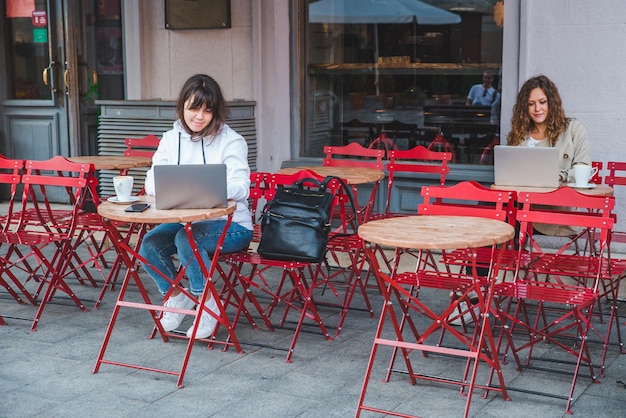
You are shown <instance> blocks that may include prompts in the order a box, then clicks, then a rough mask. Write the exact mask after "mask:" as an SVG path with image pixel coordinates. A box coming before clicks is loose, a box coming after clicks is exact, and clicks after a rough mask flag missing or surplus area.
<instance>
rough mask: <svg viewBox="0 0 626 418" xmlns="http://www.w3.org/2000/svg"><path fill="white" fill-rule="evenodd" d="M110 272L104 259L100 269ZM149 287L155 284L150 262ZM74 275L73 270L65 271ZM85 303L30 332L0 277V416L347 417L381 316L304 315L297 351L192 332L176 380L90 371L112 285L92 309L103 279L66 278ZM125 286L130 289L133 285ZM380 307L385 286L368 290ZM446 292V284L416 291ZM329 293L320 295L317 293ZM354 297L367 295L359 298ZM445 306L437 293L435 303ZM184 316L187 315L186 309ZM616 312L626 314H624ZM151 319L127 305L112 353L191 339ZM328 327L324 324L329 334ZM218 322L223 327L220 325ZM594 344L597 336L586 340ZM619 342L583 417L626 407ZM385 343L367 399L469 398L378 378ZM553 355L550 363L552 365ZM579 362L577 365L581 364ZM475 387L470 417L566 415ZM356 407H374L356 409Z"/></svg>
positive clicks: (530, 378) (27, 309)
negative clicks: (342, 319) (316, 320)
mask: <svg viewBox="0 0 626 418" xmlns="http://www.w3.org/2000/svg"><path fill="white" fill-rule="evenodd" d="M105 272H106V271H105ZM142 277H144V278H145V279H146V280H145V281H144V283H146V284H147V286H148V287H149V290H150V292H151V295H152V296H155V297H156V298H158V292H157V291H156V288H155V287H154V286H153V285H152V282H151V281H150V280H149V279H148V278H147V276H146V275H145V274H143V275H142ZM70 282H71V281H70ZM71 283H72V287H73V288H74V289H75V291H76V292H77V294H78V296H79V297H80V298H81V299H82V300H83V301H84V302H85V304H86V305H87V306H88V307H89V308H90V309H89V312H81V311H80V310H79V309H77V308H76V306H75V305H73V304H72V303H71V301H69V300H68V299H67V298H65V297H63V295H57V297H55V299H54V300H53V303H51V304H50V305H48V306H47V308H46V310H45V312H44V314H43V317H42V319H41V321H40V323H39V326H38V329H37V331H36V332H31V331H30V325H31V319H32V317H33V316H34V314H35V307H33V306H30V305H18V304H17V303H16V302H15V301H13V299H11V298H10V297H9V295H8V294H7V293H6V292H5V291H4V290H3V289H0V314H2V315H3V316H4V318H5V320H6V322H7V325H6V326H0V417H30V416H42V417H43V416H46V417H74V416H76V417H78V416H80V417H108V416H122V417H126V416H128V417H144V416H145V417H148V416H150V417H153V416H172V417H174V416H175V417H187V416H189V417H351V416H354V414H355V410H356V405H357V402H358V396H359V393H360V389H361V385H362V382H363V376H364V373H365V368H366V364H367V360H368V356H369V353H370V347H371V343H372V340H373V336H374V333H375V330H376V326H377V320H376V319H372V318H370V316H369V315H368V314H367V312H365V311H362V310H353V311H350V312H349V314H348V316H347V319H346V323H345V325H344V327H343V330H342V332H341V335H340V337H339V338H335V339H333V340H332V341H327V340H326V339H325V338H324V337H323V336H322V335H321V334H320V332H319V329H316V328H315V327H312V326H308V327H307V330H308V331H310V332H302V333H301V335H300V338H299V341H298V344H297V346H296V348H295V351H294V355H293V362H292V363H291V364H289V363H286V362H285V357H286V352H285V351H282V350H278V349H276V348H270V347H259V346H253V345H247V344H246V345H244V350H245V353H243V354H238V353H237V352H236V351H235V350H234V349H232V348H231V349H229V350H227V351H222V350H221V349H220V347H216V348H214V349H212V350H208V349H207V348H206V345H204V344H202V343H196V345H195V347H194V350H193V352H192V353H191V359H190V363H189V367H188V369H187V373H186V376H185V380H184V384H185V387H184V388H182V389H177V387H176V377H175V376H170V375H165V374H160V373H154V372H149V371H141V370H135V369H130V368H123V367H118V366H112V365H107V364H103V365H102V366H101V368H100V371H99V372H98V373H96V374H92V370H93V368H94V365H95V361H96V358H97V355H98V351H99V348H100V345H101V343H102V339H103V336H104V333H105V328H106V325H107V323H108V321H109V318H110V315H111V312H112V309H113V305H114V303H115V298H116V292H108V293H107V294H106V296H105V298H104V301H103V304H102V306H101V307H100V309H93V303H94V302H95V299H96V297H97V295H98V292H99V290H100V289H99V288H98V289H95V288H92V287H89V286H81V285H79V284H77V283H74V282H71ZM130 292H131V293H135V294H136V293H137V291H136V290H135V289H132V288H131V290H130ZM369 294H370V297H371V299H372V302H373V305H374V308H375V311H376V312H377V313H378V312H380V308H381V297H380V296H379V295H378V292H377V291H375V290H374V289H370V291H369ZM423 297H424V298H430V299H432V300H434V301H435V300H438V301H440V303H441V304H445V303H446V299H447V294H446V293H445V292H441V291H439V292H434V291H433V293H432V294H431V293H426V292H424V294H423ZM323 298H324V296H320V297H319V299H320V300H322V299H323ZM354 306H355V307H361V308H362V307H363V299H362V298H361V297H356V298H355V303H354ZM442 306H444V305H442ZM320 310H321V312H322V315H323V318H324V321H325V322H326V324H327V325H330V326H332V325H334V324H336V323H337V319H338V314H339V311H338V309H337V308H334V307H321V308H320ZM186 321H187V322H185V323H184V326H183V327H182V328H183V329H185V325H187V326H189V325H190V324H191V321H190V320H189V319H187V320H186ZM622 322H623V320H622ZM151 329H152V326H151V320H150V318H149V316H148V313H147V312H145V311H137V310H131V309H127V308H126V309H125V308H123V309H122V310H121V313H120V317H119V320H118V325H117V326H116V328H115V331H114V334H113V338H112V341H111V343H110V345H109V349H108V351H107V358H109V359H114V360H120V361H128V362H133V361H138V362H142V364H145V365H148V366H150V367H159V368H173V369H177V368H179V366H180V363H181V361H182V357H183V354H184V350H185V346H186V341H184V340H170V342H167V343H165V342H163V341H162V340H161V339H159V338H155V339H147V338H146V336H148V335H149V333H150V331H151ZM334 331H335V330H334V329H332V330H331V333H333V334H334ZM223 333H224V331H223V330H221V333H220V335H223ZM237 335H238V336H239V338H240V339H241V340H242V341H244V342H246V341H247V342H257V343H259V342H261V343H264V344H266V345H271V346H275V347H279V348H283V349H284V348H285V347H287V346H288V344H289V341H290V339H291V336H292V332H291V331H290V330H288V329H276V330H275V331H274V332H270V331H267V330H266V329H264V328H260V329H253V328H252V327H251V326H250V325H249V324H248V323H247V322H246V321H245V320H244V321H242V322H240V324H239V326H238V328H237ZM592 349H593V350H594V351H596V352H597V350H598V349H599V346H598V344H592ZM618 351H619V350H618V347H617V346H616V345H613V346H611V347H610V348H609V355H608V361H607V365H608V367H607V370H606V376H605V377H603V378H601V379H600V380H599V384H591V380H590V379H589V378H588V377H584V376H581V377H580V378H579V383H578V385H577V389H576V393H575V402H574V404H573V406H572V409H573V411H574V413H575V414H576V415H575V416H578V417H622V416H624V415H625V413H626V412H625V411H626V386H624V385H623V384H619V383H617V382H618V381H623V382H626V356H623V355H619V354H618ZM536 353H537V354H539V353H541V354H540V356H541V357H545V358H547V357H556V356H558V355H559V353H558V352H556V351H555V350H553V349H552V347H551V346H549V345H546V346H543V347H540V348H538V349H537V352H536ZM389 358H390V351H389V350H386V349H380V350H379V352H378V357H377V359H378V360H377V362H376V364H375V367H374V371H373V375H372V380H371V383H370V387H369V390H368V397H367V404H368V405H377V406H381V407H385V408H393V409H395V410H398V411H404V412H406V411H411V412H412V411H414V413H415V414H416V415H420V416H425V417H455V416H462V414H463V409H464V404H465V398H464V397H463V396H460V395H459V392H458V389H457V388H456V387H452V386H441V385H437V384H434V383H428V382H426V381H418V382H417V383H416V384H415V385H411V384H410V383H409V381H408V379H407V377H406V376H405V375H402V374H399V373H394V374H393V375H392V377H391V380H390V381H389V382H387V383H382V382H381V380H382V379H383V378H384V375H385V371H386V369H387V365H388V361H389ZM416 359H417V360H415V361H416V362H420V363H419V364H420V365H422V364H423V365H424V367H426V368H427V369H432V370H435V371H437V372H441V371H442V370H444V371H445V370H450V371H460V370H461V369H462V368H463V365H464V362H462V361H461V360H459V359H456V358H450V357H443V356H436V355H431V356H430V357H429V358H419V357H416ZM549 367H551V366H549ZM503 370H504V373H505V379H506V381H507V383H508V384H509V385H510V386H512V387H521V388H526V389H531V390H535V391H539V392H544V391H545V392H551V393H557V394H566V393H567V390H568V388H569V385H570V380H571V377H570V376H566V375H559V374H555V373H546V372H541V371H537V370H528V371H526V372H524V373H523V374H520V373H518V372H517V371H516V369H515V367H514V364H513V362H512V361H511V362H509V363H508V364H505V365H504V366H503ZM582 373H583V374H584V372H582ZM481 394H482V392H481V391H477V392H476V393H475V395H474V398H473V401H472V408H471V411H470V412H471V416H473V417H518V416H520V417H521V416H533V415H534V416H541V417H562V416H564V415H565V414H564V410H565V401H564V400H562V399H554V398H549V397H543V396H537V395H533V394H527V393H522V392H515V391H511V392H510V396H511V398H512V400H511V401H510V402H506V401H504V400H503V399H502V397H501V396H500V395H499V394H496V393H490V394H489V396H488V397H487V398H486V399H482V398H481V396H480V395H481ZM362 416H364V417H369V416H375V415H373V414H371V413H363V414H362Z"/></svg>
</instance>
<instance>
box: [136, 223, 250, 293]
mask: <svg viewBox="0 0 626 418" xmlns="http://www.w3.org/2000/svg"><path fill="white" fill-rule="evenodd" d="M225 223H226V221H224V220H221V219H220V220H208V221H200V222H194V223H193V224H191V230H192V232H193V237H194V239H195V241H196V245H197V246H198V250H199V251H200V254H201V256H202V260H203V261H204V263H205V265H206V266H207V268H208V267H209V265H210V263H211V258H210V256H212V255H213V253H214V252H215V248H216V247H217V240H218V239H219V237H220V234H221V233H222V230H223V229H224V224H225ZM251 240H252V231H251V230H249V229H247V228H244V227H243V226H241V225H239V224H237V223H235V222H233V223H231V224H230V227H229V228H228V232H227V233H226V238H225V239H224V245H223V247H222V253H232V252H236V251H241V250H243V249H246V248H248V245H249V244H250V241H251ZM176 253H178V258H179V260H180V263H181V265H182V266H185V265H187V263H189V265H187V270H186V275H187V277H188V278H189V290H190V292H191V293H192V294H194V295H201V294H202V292H203V291H204V285H205V283H206V282H205V278H204V276H203V275H202V271H201V270H200V265H199V264H198V261H197V260H196V258H195V257H194V255H193V251H192V249H191V245H189V239H188V238H187V232H185V229H184V226H183V225H181V224H179V223H173V224H161V225H157V226H156V227H155V228H153V229H152V230H150V231H149V232H148V233H147V234H146V235H145V237H144V239H143V241H142V242H141V247H140V248H139V254H140V255H141V256H142V257H143V258H145V259H146V261H147V262H148V263H150V264H151V265H152V266H153V267H154V268H156V269H158V270H160V271H161V272H162V273H163V274H165V275H166V276H167V277H169V278H170V279H172V280H173V279H174V278H175V277H176V272H177V269H176V266H175V265H174V262H173V261H172V256H173V255H174V254H176ZM142 265H143V267H144V268H145V269H146V271H147V272H148V274H149V275H150V277H151V278H152V280H154V282H155V283H156V285H157V287H158V288H159V291H160V292H161V293H162V294H163V295H165V294H166V293H167V292H168V291H169V290H170V287H171V284H170V282H168V281H167V280H166V279H165V278H163V277H162V276H161V275H160V274H159V273H157V272H156V271H155V270H154V269H153V268H151V267H150V266H148V265H147V264H143V263H142Z"/></svg>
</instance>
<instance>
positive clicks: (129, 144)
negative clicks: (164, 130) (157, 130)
mask: <svg viewBox="0 0 626 418" xmlns="http://www.w3.org/2000/svg"><path fill="white" fill-rule="evenodd" d="M160 141H161V140H160V139H159V137H157V136H156V135H146V136H144V137H143V138H126V139H125V140H124V145H126V149H125V150H124V155H128V156H133V157H150V158H152V156H153V155H154V153H155V151H156V150H157V148H158V147H159V142H160Z"/></svg>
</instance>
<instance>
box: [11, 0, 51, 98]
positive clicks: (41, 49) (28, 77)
mask: <svg viewBox="0 0 626 418" xmlns="http://www.w3.org/2000/svg"><path fill="white" fill-rule="evenodd" d="M5 16H6V20H5V22H6V23H7V29H6V36H7V46H8V48H7V49H8V51H7V54H6V57H7V63H8V65H7V70H8V74H7V75H8V77H7V83H8V84H7V87H8V92H7V96H8V97H7V98H8V99H23V100H50V99H51V98H52V93H51V91H50V88H49V87H48V86H46V85H45V84H44V81H43V79H42V73H41V69H42V68H46V67H47V66H48V63H49V62H50V55H49V39H48V20H49V19H50V15H49V13H48V5H47V2H46V0H37V1H32V2H7V4H6V10H5Z"/></svg>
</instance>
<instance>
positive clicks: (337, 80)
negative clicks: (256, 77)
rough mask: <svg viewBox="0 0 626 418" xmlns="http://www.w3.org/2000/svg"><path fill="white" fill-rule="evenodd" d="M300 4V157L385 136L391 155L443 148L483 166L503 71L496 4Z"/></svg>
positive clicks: (482, 0) (425, 0)
mask: <svg viewBox="0 0 626 418" xmlns="http://www.w3.org/2000/svg"><path fill="white" fill-rule="evenodd" d="M304 3H305V9H306V10H305V13H304V16H305V23H304V25H305V28H306V29H305V31H304V33H305V36H304V37H303V42H304V51H305V54H304V55H303V56H304V60H305V62H304V66H305V72H304V74H305V80H306V82H305V84H304V94H305V97H306V98H307V100H306V103H305V107H304V108H305V115H304V129H303V132H304V135H303V136H302V138H303V139H302V141H303V142H302V144H301V147H300V154H301V156H303V157H320V156H322V152H323V146H324V145H327V144H334V145H341V144H344V145H345V144H347V143H349V142H354V141H358V142H360V143H362V144H364V145H366V146H371V144H372V143H374V144H376V143H380V141H378V142H375V139H376V138H379V137H380V136H381V135H386V136H387V138H389V139H390V141H387V142H388V143H389V144H392V145H390V146H393V147H397V148H399V149H407V148H409V147H413V146H415V145H424V146H432V147H433V148H434V149H440V147H441V143H443V144H444V145H447V144H449V146H451V148H452V149H453V150H454V152H455V160H456V162H457V163H465V164H479V163H487V164H489V163H490V158H489V155H488V154H489V144H490V143H491V142H492V141H493V139H494V135H497V133H498V125H499V120H498V115H499V111H498V110H499V109H497V106H498V103H499V80H500V77H501V71H500V68H501V63H502V28H501V26H500V25H498V24H497V22H496V20H497V19H496V18H497V17H498V14H497V13H496V14H494V11H495V10H498V8H499V6H501V5H502V2H496V0H492V1H491V0H465V1H463V0H455V1H451V0H421V1H418V0H384V1H382V0H366V1H359V0H307V1H305V2H304ZM390 3H394V5H393V7H391V6H390ZM496 3H498V4H497V6H498V7H494V6H496ZM498 22H499V19H498ZM470 97H471V99H470ZM494 102H495V104H494ZM492 108H493V111H492ZM439 133H442V134H443V136H441V135H439V136H438V134H439ZM435 139H437V141H435ZM433 141H435V142H433ZM373 146H376V145H373ZM483 154H484V155H483ZM481 160H482V161H481Z"/></svg>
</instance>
